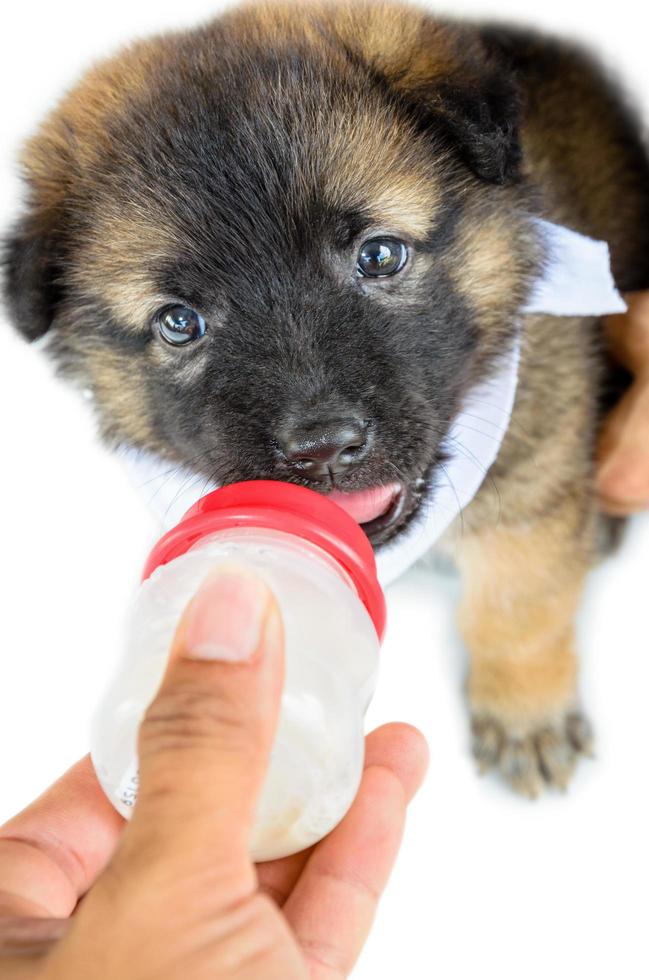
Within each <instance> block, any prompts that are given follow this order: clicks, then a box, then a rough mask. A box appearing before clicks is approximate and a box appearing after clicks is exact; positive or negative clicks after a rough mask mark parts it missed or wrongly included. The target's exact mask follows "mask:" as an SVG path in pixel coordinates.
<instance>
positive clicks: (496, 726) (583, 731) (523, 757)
mask: <svg viewBox="0 0 649 980" xmlns="http://www.w3.org/2000/svg"><path fill="white" fill-rule="evenodd" d="M471 732H472V737H473V745H472V748H473V755H474V757H475V759H476V761H477V763H478V767H479V769H480V771H481V772H486V771H487V770H489V769H494V768H497V769H498V770H499V771H500V773H501V775H502V776H503V778H504V779H505V780H506V781H507V783H509V785H510V786H511V787H512V788H513V789H514V790H516V792H518V793H522V794H523V795H524V796H529V797H530V798H531V799H534V798H535V797H537V796H538V795H539V793H540V792H541V791H542V790H543V789H544V788H546V787H549V786H553V787H556V788H558V789H562V790H563V789H566V787H567V785H568V783H569V781H570V778H571V776H572V774H573V772H574V769H575V766H576V765H577V762H578V761H579V758H580V757H581V756H584V755H586V756H591V755H592V754H593V753H592V749H593V731H592V728H591V725H590V722H589V721H588V719H587V718H586V717H585V716H584V715H583V714H582V713H581V712H580V711H577V710H574V709H573V710H571V711H566V712H563V713H561V714H559V715H558V716H557V717H556V718H555V719H553V720H552V721H545V722H543V723H540V724H536V725H530V726H529V727H528V728H527V729H521V728H517V729H516V730H512V729H511V727H509V726H508V725H506V724H504V723H503V722H502V721H501V720H500V719H498V718H497V717H496V716H495V715H493V714H489V713H484V712H481V713H474V714H473V715H472V719H471Z"/></svg>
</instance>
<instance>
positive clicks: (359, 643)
mask: <svg viewBox="0 0 649 980" xmlns="http://www.w3.org/2000/svg"><path fill="white" fill-rule="evenodd" d="M228 563H236V564H242V565H245V566H247V567H249V568H251V569H253V570H255V571H256V572H257V573H258V574H259V575H261V576H262V577H263V578H264V579H265V581H266V582H267V583H268V585H269V586H270V588H271V589H272V590H273V592H274V594H275V595H276V597H277V600H278V602H279V606H280V609H281V612H282V618H283V622H284V630H285V639H286V647H285V660H286V676H285V684H284V690H283V695H282V704H281V712H280V721H279V726H278V730H277V735H276V739H275V743H274V746H273V751H272V756H271V763H270V768H269V772H268V775H267V779H266V783H265V785H264V788H263V792H262V797H261V801H260V806H259V811H258V814H257V820H256V825H255V828H254V832H253V838H252V841H251V854H252V856H253V858H254V859H255V860H257V861H264V860H270V859H272V858H276V857H283V856H285V855H287V854H292V853H296V852H297V851H300V850H302V849H303V848H305V847H308V846H310V845H311V844H313V843H315V842H316V841H317V840H320V839H321V838H322V837H324V836H325V834H327V833H328V832H329V831H330V830H331V829H333V827H334V826H335V825H336V824H337V823H338V822H339V821H340V819H341V818H342V817H343V816H344V814H345V813H346V811H347V809H348V808H349V806H350V804H351V802H352V800H353V799H354V796H355V794H356V791H357V789H358V785H359V782H360V777H361V772H362V765H363V716H364V714H365V711H366V709H367V705H368V703H369V700H370V698H371V696H372V693H373V691H374V685H375V681H376V672H377V667H378V652H379V640H378V638H377V634H376V630H375V628H374V625H373V623H372V620H371V619H370V616H369V615H368V613H367V611H366V609H365V607H364V606H363V604H362V603H361V601H360V600H359V598H358V596H357V594H356V591H355V589H354V585H353V583H352V582H351V580H350V579H349V578H348V576H347V575H346V573H345V572H344V570H343V569H342V568H341V566H340V565H339V564H338V563H337V562H336V561H334V560H333V559H332V558H330V557H329V555H327V554H326V553H325V552H324V551H323V550H321V549H320V548H318V547H316V546H315V545H312V544H310V543H308V542H306V541H304V540H302V539H301V538H298V537H296V536H294V535H292V534H287V533H285V532H282V531H278V530H267V529H263V528H254V527H235V528H231V529H227V530H223V531H219V532H217V533H216V534H213V535H210V536H208V537H205V538H203V539H201V540H200V541H199V542H198V543H197V544H195V545H194V547H193V548H191V549H190V550H189V551H187V552H186V553H185V554H183V555H181V556H180V557H177V558H175V559H174V560H173V561H171V562H169V563H168V564H166V565H163V566H161V567H159V568H158V569H156V571H155V572H154V573H153V574H152V575H151V577H150V578H148V579H147V580H146V581H145V582H143V584H142V586H141V587H140V591H139V593H138V595H137V597H136V600H135V603H134V606H133V609H132V611H131V615H130V618H129V622H128V629H127V648H126V654H125V657H124V660H123V662H122V664H121V668H120V670H119V671H118V674H117V676H116V678H115V680H114V682H113V684H112V686H111V689H110V691H109V693H108V695H107V697H106V698H105V700H104V702H103V704H102V706H101V708H100V710H99V712H98V714H97V717H96V720H95V724H94V726H93V736H92V752H91V754H92V759H93V763H94V765H95V769H96V770H97V774H98V777H99V780H100V782H101V784H102V786H103V788H104V791H105V792H106V794H107V795H108V797H109V798H110V799H111V801H112V802H113V804H114V805H115V806H116V808H117V809H118V810H119V811H120V813H122V814H123V815H124V816H127V817H128V816H129V814H130V812H131V811H132V807H133V805H134V802H135V800H136V797H137V758H136V745H137V730H138V727H139V724H140V721H141V719H142V715H143V714H144V711H145V710H146V707H147V705H148V704H149V703H150V702H151V700H152V699H153V697H154V695H155V693H156V690H157V688H158V686H159V683H160V680H161V678H162V675H163V672H164V669H165V665H166V662H167V658H168V654H169V648H170V643H171V639H172V637H173V634H174V632H175V629H176V626H177V624H178V621H179V619H180V616H181V614H182V611H183V609H184V608H185V606H186V605H187V603H188V602H189V600H190V599H191V597H192V596H193V595H194V594H195V592H196V590H197V588H198V586H199V585H200V583H201V582H202V581H203V579H204V578H205V577H206V576H207V575H208V574H209V573H210V572H211V571H212V570H214V569H215V568H218V567H219V565H221V564H228Z"/></svg>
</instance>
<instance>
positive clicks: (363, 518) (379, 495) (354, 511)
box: [327, 483, 401, 524]
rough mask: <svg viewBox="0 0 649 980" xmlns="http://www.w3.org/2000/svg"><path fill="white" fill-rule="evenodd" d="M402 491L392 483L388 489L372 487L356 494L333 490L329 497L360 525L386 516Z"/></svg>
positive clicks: (396, 484) (397, 485)
mask: <svg viewBox="0 0 649 980" xmlns="http://www.w3.org/2000/svg"><path fill="white" fill-rule="evenodd" d="M400 489H401V488H400V486H399V484H398V483H391V484H390V485H389V486H387V487H371V488H370V489H369V490H358V491H357V492H356V493H342V491H340V490H332V492H331V493H328V494H327V497H328V498H329V500H333V502H334V503H335V504H338V506H339V507H342V509H343V510H346V511H347V513H348V514H349V516H350V517H353V518H354V520H355V521H358V523H359V524H367V523H368V522H369V521H373V520H374V519H375V518H377V517H380V516H381V515H382V514H385V512H386V511H387V510H388V509H389V507H390V504H391V503H392V501H393V500H394V498H395V497H396V496H397V494H398V493H399V490H400Z"/></svg>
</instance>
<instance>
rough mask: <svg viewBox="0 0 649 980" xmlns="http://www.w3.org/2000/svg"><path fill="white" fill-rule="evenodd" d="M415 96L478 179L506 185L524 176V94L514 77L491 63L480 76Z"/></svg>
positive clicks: (425, 120)
mask: <svg viewBox="0 0 649 980" xmlns="http://www.w3.org/2000/svg"><path fill="white" fill-rule="evenodd" d="M413 94H414V95H415V97H418V98H419V100H420V105H421V109H422V115H421V118H422V121H423V123H424V125H426V126H430V127H431V129H437V130H438V131H441V132H442V133H443V134H445V135H446V137H447V138H448V140H449V141H450V142H451V144H452V145H453V146H454V147H455V148H456V150H457V152H458V154H459V156H460V157H461V158H462V160H463V161H464V162H465V163H466V165H467V166H468V167H470V169H471V170H473V172H474V173H475V174H476V175H477V176H478V177H480V178H482V180H486V181H489V182H490V183H494V184H505V183H510V182H513V181H515V180H516V179H517V178H518V177H519V176H520V163H521V157H522V152H521V145H520V141H519V121H520V98H519V94H518V91H517V88H516V86H515V84H514V81H513V78H511V76H509V75H508V74H503V73H502V72H501V71H500V70H498V69H494V68H493V67H492V66H486V65H485V72H484V74H483V75H482V76H481V77H480V78H477V79H471V78H470V77H463V76H462V75H458V76H456V77H454V78H451V79H449V80H448V81H441V80H440V81H437V82H436V83H434V84H433V85H432V86H431V88H430V90H429V91H428V92H419V93H417V92H415V93H413ZM411 97H412V96H411Z"/></svg>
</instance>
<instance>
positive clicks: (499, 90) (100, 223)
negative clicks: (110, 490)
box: [5, 3, 538, 543]
mask: <svg viewBox="0 0 649 980" xmlns="http://www.w3.org/2000/svg"><path fill="white" fill-rule="evenodd" d="M517 114H518V99H517V94H516V91H515V88H514V84H513V82H512V80H511V79H510V78H509V77H508V76H507V75H506V73H505V72H504V70H503V69H502V68H501V67H500V66H499V65H497V64H495V63H494V62H493V61H492V60H491V59H490V56H489V55H488V53H487V52H486V51H485V49H484V48H483V46H482V43H481V41H480V39H479V37H478V35H477V33H476V32H474V31H472V30H470V29H459V28H457V27H454V26H448V25H441V24H439V23H437V22H435V21H433V20H431V19H430V18H429V17H428V16H426V15H424V14H423V13H421V12H419V11H416V10H413V9H407V8H395V7H391V6H381V5H380V4H377V3H372V4H371V5H368V6H362V5H361V4H355V5H354V7H353V8H346V7H325V6H310V7H308V8H300V9H297V8H285V7H279V6H267V7H247V8H242V9H241V10H238V11H235V12H232V13H229V14H227V15H225V16H223V17H222V18H221V19H219V20H218V21H216V22H214V23H213V24H211V25H209V26H207V27H204V28H201V29H199V30H197V31H194V32H190V33H184V34H175V35H169V36H166V37H163V38H160V39H155V40H153V41H149V42H145V43H141V44H137V45H135V46H134V47H132V48H130V49H129V50H126V51H125V52H123V53H122V54H121V55H120V56H118V57H117V58H115V59H113V60H111V61H109V62H107V63H105V64H103V65H101V66H99V67H98V68H96V69H94V70H93V71H91V72H90V73H89V74H88V75H87V76H86V78H85V79H83V80H82V82H81V84H80V85H79V86H78V87H77V88H76V89H74V90H73V91H72V92H71V93H70V94H69V95H68V96H67V97H66V98H65V99H64V101H63V102H62V103H61V105H60V106H59V107H58V109H57V110H56V111H55V112H54V114H53V115H52V116H51V117H50V118H49V119H48V120H47V121H46V122H45V125H44V126H43V127H42V129H41V130H40V132H39V133H37V135H36V136H35V137H34V138H33V139H32V140H31V141H30V143H29V144H28V145H27V147H26V150H25V153H24V167H25V171H26V177H27V181H28V188H29V199H28V205H27V209H26V213H25V214H24V216H23V217H22V219H21V220H20V222H19V223H18V225H17V227H16V228H15V230H14V233H13V235H12V237H11V238H10V240H9V242H8V245H7V250H6V256H5V263H6V295H7V298H8V302H9V306H10V310H11V312H12V314H13V318H14V320H15V322H16V324H17V326H18V328H19V329H20V330H21V331H22V332H23V333H24V334H25V335H26V336H27V337H29V338H32V339H34V338H36V337H38V336H41V335H43V334H44V333H46V332H48V331H49V334H50V339H49V343H48V349H49V351H50V352H51V353H52V355H53V356H54V357H55V358H56V360H57V362H58V364H59V366H60V368H61V369H62V370H63V371H64V372H65V373H66V374H68V375H69V376H71V377H73V378H74V379H75V380H77V381H79V382H80V383H81V384H83V385H84V386H86V387H89V388H90V389H91V390H92V391H93V393H94V397H95V402H96V405H97V407H98V412H99V416H100V420H101V423H102V427H103V431H104V434H105V436H106V438H107V439H108V440H110V441H111V442H113V443H115V444H127V445H133V446H137V447H142V448H145V449H148V450H151V451H153V452H155V453H158V454H160V455H161V456H163V457H164V458H166V459H168V460H171V461H175V462H178V463H179V464H183V465H184V466H186V467H189V468H190V469H192V470H194V471H195V472H196V473H197V474H202V475H204V476H205V478H206V479H209V478H212V479H213V480H215V481H217V482H221V483H224V482H232V481H235V480H243V479H256V478H271V479H282V480H290V481H295V482H299V483H302V484H304V485H307V486H311V487H313V488H315V489H318V490H321V491H323V492H329V491H330V490H331V489H334V488H335V489H337V490H338V491H342V492H345V491H346V492H349V493H352V492H356V493H357V494H358V491H366V490H368V489H370V488H376V487H379V486H380V487H384V488H385V487H387V488H389V491H385V490H384V491H381V492H380V493H376V494H360V495H358V498H354V499H360V498H362V499H363V500H364V501H365V503H364V507H365V510H364V513H363V514H362V515H361V519H363V520H364V521H365V523H366V529H367V530H368V533H369V534H370V537H371V538H372V540H373V542H374V543H381V542H383V541H385V540H387V539H388V538H390V537H392V536H394V535H395V534H397V533H398V532H399V530H400V529H401V528H403V527H405V525H406V524H407V522H408V521H409V520H410V519H411V517H412V516H413V514H414V513H415V512H416V509H417V502H418V498H419V496H420V494H421V490H422V488H423V487H424V486H425V485H426V482H427V481H428V480H430V479H433V478H434V473H435V468H436V466H438V465H439V464H440V463H442V462H443V458H442V453H441V449H440V446H441V444H442V442H443V438H444V435H445V433H446V431H447V429H448V426H449V422H450V420H451V419H452V417H453V415H454V414H455V413H456V411H457V410H458V407H459V404H460V401H461V399H462V396H463V394H464V392H465V391H466V389H467V387H468V386H469V385H471V384H472V383H473V382H475V381H476V380H478V379H479V378H480V377H481V376H482V375H484V374H485V372H488V371H489V370H491V369H492V367H493V364H494V362H495V360H496V359H497V357H498V355H499V353H501V352H502V351H503V350H504V349H506V348H507V345H508V341H509V340H510V338H511V335H512V331H513V329H514V326H515V320H516V311H517V310H518V308H519V307H520V305H521V303H522V301H523V300H524V298H525V296H526V294H527V290H528V288H529V284H530V281H531V279H532V277H533V275H534V273H535V271H536V265H537V261H538V254H537V248H536V244H535V242H534V238H533V235H532V234H531V232H530V228H529V219H528V218H527V217H526V213H525V207H526V203H527V197H526V195H527V193H528V192H527V191H526V190H525V189H524V185H523V182H522V181H521V180H520V178H519V173H518V170H519V157H520V151H519V146H518V135H517V128H518V126H517V124H518V119H517ZM350 499H351V498H350ZM371 500H374V501H376V502H377V503H376V504H375V508H374V509H375V510H376V513H374V512H373V511H372V505H371V504H368V501H371ZM368 508H369V509H368Z"/></svg>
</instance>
